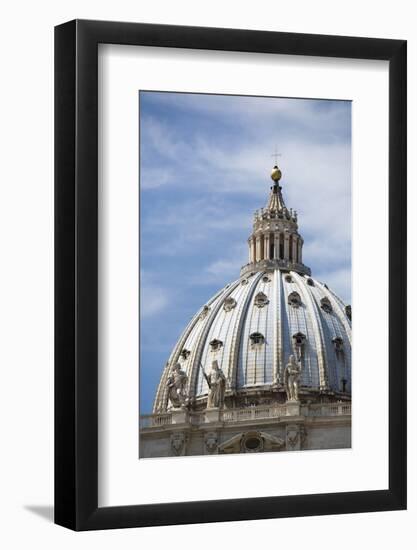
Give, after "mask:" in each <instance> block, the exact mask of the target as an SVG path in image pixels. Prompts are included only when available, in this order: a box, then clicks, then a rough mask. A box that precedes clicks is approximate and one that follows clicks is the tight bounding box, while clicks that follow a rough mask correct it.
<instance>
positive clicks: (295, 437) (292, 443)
mask: <svg viewBox="0 0 417 550" xmlns="http://www.w3.org/2000/svg"><path fill="white" fill-rule="evenodd" d="M286 440H287V450H288V451H295V450H299V449H300V446H301V439H300V428H299V426H298V425H297V424H289V425H287V428H286Z"/></svg>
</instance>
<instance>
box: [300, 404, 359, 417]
mask: <svg viewBox="0 0 417 550" xmlns="http://www.w3.org/2000/svg"><path fill="white" fill-rule="evenodd" d="M305 409H306V410H305ZM301 414H303V415H304V416H341V415H344V414H348V415H350V414H352V405H351V404H350V403H325V404H314V405H307V406H306V407H301Z"/></svg>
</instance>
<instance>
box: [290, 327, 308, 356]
mask: <svg viewBox="0 0 417 550" xmlns="http://www.w3.org/2000/svg"><path fill="white" fill-rule="evenodd" d="M306 339H307V338H306V335H305V334H303V333H302V332H297V333H296V334H293V335H292V340H293V344H294V351H295V355H296V357H297V359H298V361H300V360H301V359H302V358H303V357H304V348H305V342H306Z"/></svg>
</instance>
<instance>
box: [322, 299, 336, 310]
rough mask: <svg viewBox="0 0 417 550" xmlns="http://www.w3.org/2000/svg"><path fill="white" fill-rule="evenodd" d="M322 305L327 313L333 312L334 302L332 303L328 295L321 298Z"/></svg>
mask: <svg viewBox="0 0 417 550" xmlns="http://www.w3.org/2000/svg"><path fill="white" fill-rule="evenodd" d="M320 306H321V309H322V310H323V311H325V312H326V313H331V312H332V311H333V308H332V304H331V303H330V300H329V298H327V297H324V298H322V299H321V300H320Z"/></svg>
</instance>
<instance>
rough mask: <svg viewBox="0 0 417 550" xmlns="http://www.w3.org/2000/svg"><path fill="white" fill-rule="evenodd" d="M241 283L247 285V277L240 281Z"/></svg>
mask: <svg viewBox="0 0 417 550" xmlns="http://www.w3.org/2000/svg"><path fill="white" fill-rule="evenodd" d="M240 284H241V285H247V284H248V280H247V279H242V280H241V282H240Z"/></svg>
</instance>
